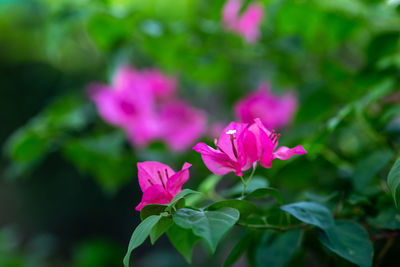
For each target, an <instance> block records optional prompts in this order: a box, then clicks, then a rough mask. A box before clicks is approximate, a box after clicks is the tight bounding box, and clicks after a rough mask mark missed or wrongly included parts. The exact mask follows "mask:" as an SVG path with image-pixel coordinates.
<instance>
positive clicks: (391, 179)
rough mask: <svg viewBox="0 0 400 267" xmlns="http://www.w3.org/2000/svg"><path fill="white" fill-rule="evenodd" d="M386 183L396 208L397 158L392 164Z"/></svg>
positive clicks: (399, 172) (399, 188)
mask: <svg viewBox="0 0 400 267" xmlns="http://www.w3.org/2000/svg"><path fill="white" fill-rule="evenodd" d="M387 183H388V186H389V189H390V191H391V192H392V196H393V199H394V203H395V204H396V207H399V201H400V157H399V158H397V160H396V162H395V163H394V165H393V167H392V169H391V170H390V172H389V175H388V178H387Z"/></svg>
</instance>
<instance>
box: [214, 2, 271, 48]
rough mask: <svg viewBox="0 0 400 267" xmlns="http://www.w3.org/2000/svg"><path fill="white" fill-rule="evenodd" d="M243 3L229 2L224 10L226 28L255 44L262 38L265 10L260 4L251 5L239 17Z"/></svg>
mask: <svg viewBox="0 0 400 267" xmlns="http://www.w3.org/2000/svg"><path fill="white" fill-rule="evenodd" d="M241 6H242V2H241V1H240V0H229V1H227V2H226V4H225V6H224V8H223V10H222V16H223V23H224V27H225V28H226V29H227V30H229V31H233V32H236V33H238V34H240V35H241V36H243V37H244V38H245V39H246V40H247V42H249V43H254V42H256V41H258V39H259V37H260V30H259V28H260V24H261V22H262V20H263V18H264V8H263V6H262V5H261V4H260V3H250V4H249V5H248V7H247V9H246V10H245V11H244V12H243V13H242V14H241V15H239V11H240V8H241Z"/></svg>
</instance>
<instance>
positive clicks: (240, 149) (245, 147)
mask: <svg viewBox="0 0 400 267" xmlns="http://www.w3.org/2000/svg"><path fill="white" fill-rule="evenodd" d="M215 145H216V149H214V148H212V147H210V146H208V145H207V144H205V143H198V144H197V145H196V146H194V147H193V149H194V150H195V151H197V152H199V153H200V154H201V157H202V159H203V161H204V164H205V165H206V166H207V168H208V169H209V170H210V171H212V172H213V173H215V174H217V175H224V174H227V173H229V172H234V173H235V175H237V176H242V175H243V171H246V170H248V169H249V168H250V167H251V166H252V165H253V163H254V162H256V161H257V160H258V154H259V151H258V147H257V140H256V136H255V135H254V133H252V132H250V131H249V130H248V128H247V124H245V123H236V122H231V123H230V124H229V125H228V127H226V128H225V129H224V131H223V132H222V134H221V135H220V137H219V139H218V141H217V140H215Z"/></svg>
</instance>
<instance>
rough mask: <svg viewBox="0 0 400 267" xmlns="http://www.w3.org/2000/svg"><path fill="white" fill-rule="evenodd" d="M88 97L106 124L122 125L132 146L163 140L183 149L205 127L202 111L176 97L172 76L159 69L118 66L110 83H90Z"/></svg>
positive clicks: (172, 146) (176, 148) (169, 144)
mask: <svg viewBox="0 0 400 267" xmlns="http://www.w3.org/2000/svg"><path fill="white" fill-rule="evenodd" d="M88 89H89V90H88V91H89V97H90V98H91V99H92V100H93V101H94V102H95V104H96V106H97V110H98V112H99V114H100V116H101V117H102V118H103V119H104V121H106V122H107V123H109V124H111V125H114V126H117V127H121V128H123V129H124V130H125V132H126V133H127V136H128V139H129V141H130V142H131V143H132V144H133V145H134V146H145V145H147V144H148V143H150V142H152V141H155V140H163V141H165V142H166V143H167V145H168V146H169V147H170V148H171V149H172V150H174V151H182V150H184V149H186V148H188V147H190V146H191V145H193V143H194V142H195V141H196V139H198V138H199V137H200V136H201V135H202V134H203V131H204V129H205V124H206V115H205V112H203V111H201V110H198V109H195V108H193V107H191V106H190V105H189V104H187V103H185V102H183V101H181V100H178V99H176V97H175V90H176V80H175V78H172V77H169V76H166V75H164V74H163V73H161V72H160V71H158V70H154V69H151V70H142V71H138V70H135V69H133V68H131V67H129V66H123V67H120V68H118V69H117V71H116V72H115V74H114V77H113V81H112V84H111V86H107V85H104V84H99V83H93V84H90V85H89V88H88Z"/></svg>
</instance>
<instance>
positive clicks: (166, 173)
mask: <svg viewBox="0 0 400 267" xmlns="http://www.w3.org/2000/svg"><path fill="white" fill-rule="evenodd" d="M165 176H166V177H167V180H168V178H169V175H168V170H167V169H165Z"/></svg>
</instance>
